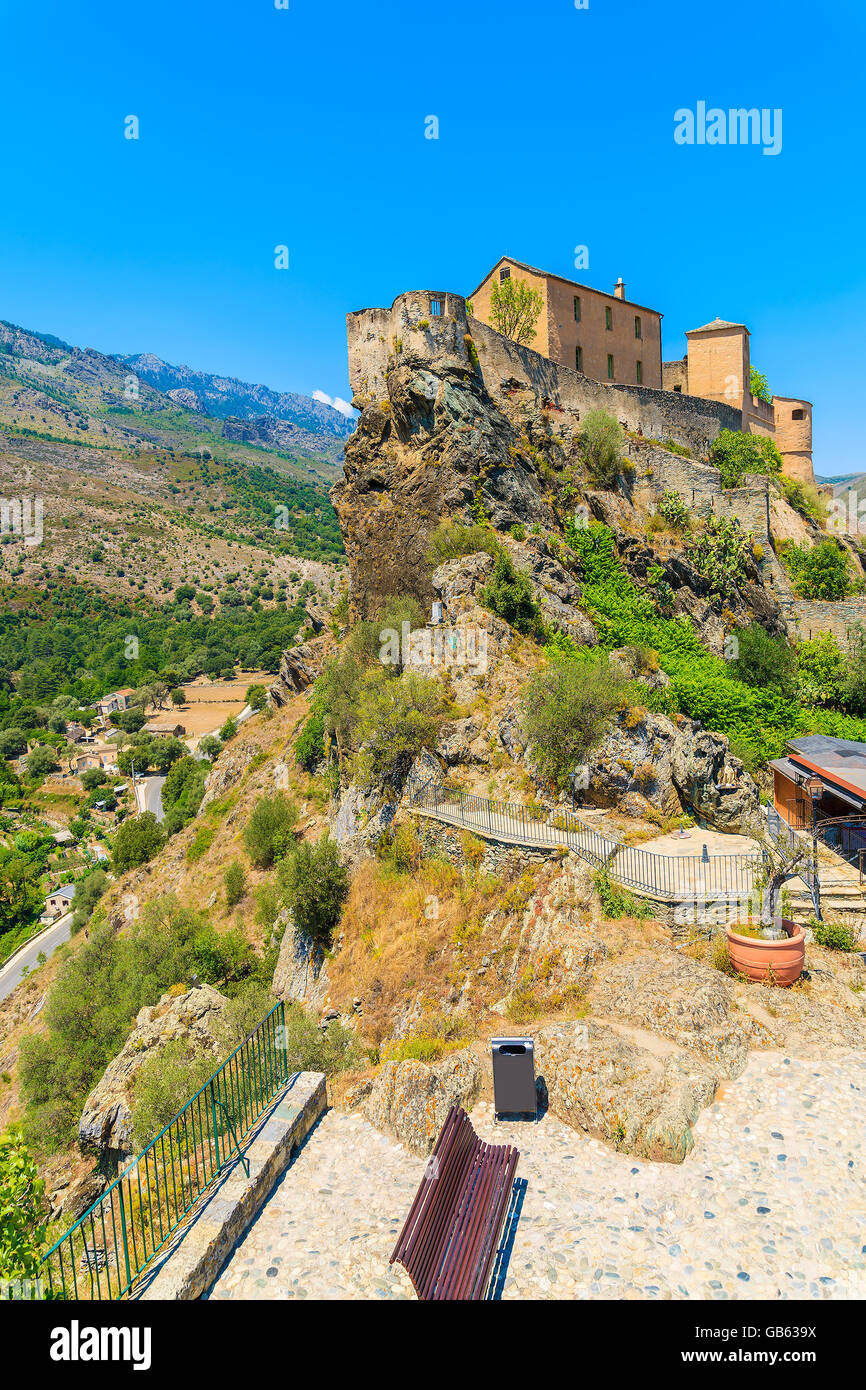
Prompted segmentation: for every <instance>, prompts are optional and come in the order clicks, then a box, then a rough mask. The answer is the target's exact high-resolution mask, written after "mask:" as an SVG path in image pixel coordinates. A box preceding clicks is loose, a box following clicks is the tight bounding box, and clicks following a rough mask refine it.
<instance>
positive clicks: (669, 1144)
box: [535, 1021, 717, 1163]
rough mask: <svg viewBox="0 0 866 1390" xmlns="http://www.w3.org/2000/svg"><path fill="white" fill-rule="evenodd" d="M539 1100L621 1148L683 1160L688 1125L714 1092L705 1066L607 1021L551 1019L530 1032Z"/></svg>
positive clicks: (689, 1144) (689, 1132)
mask: <svg viewBox="0 0 866 1390" xmlns="http://www.w3.org/2000/svg"><path fill="white" fill-rule="evenodd" d="M535 1066H536V1075H537V1076H538V1078H539V1089H540V1091H541V1094H542V1101H543V1102H546V1104H547V1106H548V1107H549V1109H550V1110H552V1111H553V1113H554V1114H555V1115H557V1116H558V1117H559V1119H561V1120H563V1121H564V1122H565V1123H566V1124H568V1125H571V1126H572V1127H573V1128H575V1129H579V1130H582V1131H583V1132H584V1133H586V1134H589V1135H592V1136H593V1137H595V1138H598V1139H602V1140H604V1142H605V1143H608V1144H611V1145H612V1146H613V1147H614V1148H615V1149H619V1150H621V1151H622V1152H623V1153H630V1154H635V1155H638V1156H640V1157H642V1158H649V1159H655V1160H657V1161H660V1162H665V1163H681V1162H682V1161H683V1159H684V1158H685V1156H686V1154H687V1153H689V1151H690V1150H691V1148H692V1146H693V1144H694V1139H693V1136H692V1125H693V1124H694V1122H695V1120H696V1119H697V1117H698V1115H699V1114H700V1112H701V1110H702V1109H703V1108H704V1106H706V1105H709V1103H710V1101H711V1100H712V1099H713V1096H714V1095H715V1092H716V1085H717V1082H716V1079H715V1078H714V1077H713V1076H712V1075H711V1074H710V1073H709V1071H705V1070H702V1069H701V1068H695V1067H692V1066H690V1065H689V1064H688V1062H687V1061H686V1060H685V1059H683V1058H681V1057H680V1056H678V1055H675V1054H674V1053H673V1052H671V1053H670V1054H669V1055H667V1056H665V1055H658V1053H655V1052H651V1051H649V1050H648V1049H644V1048H640V1047H638V1046H636V1045H635V1044H634V1043H633V1042H631V1041H630V1040H629V1039H628V1038H626V1037H624V1036H622V1035H621V1034H620V1033H618V1032H616V1031H615V1030H614V1029H613V1028H610V1027H607V1026H605V1025H604V1024H600V1023H596V1022H594V1021H590V1022H588V1023H562V1024H553V1025H551V1026H550V1027H548V1028H541V1029H539V1031H538V1032H537V1033H536V1035H535Z"/></svg>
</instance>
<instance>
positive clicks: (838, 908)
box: [782, 849, 866, 933]
mask: <svg viewBox="0 0 866 1390" xmlns="http://www.w3.org/2000/svg"><path fill="white" fill-rule="evenodd" d="M827 861H830V862H827ZM818 876H819V879H820V883H821V914H822V916H823V917H824V920H825V921H827V922H830V921H833V920H834V919H836V920H838V921H842V922H845V923H847V924H848V925H850V926H856V927H859V928H860V929H861V931H863V932H864V933H866V891H864V888H861V886H860V876H859V874H858V873H857V870H856V869H852V868H851V866H850V864H847V863H846V862H845V860H844V859H840V858H839V857H838V856H837V855H835V854H832V852H830V851H827V852H826V853H825V851H824V850H823V849H822V850H821V851H820V855H819V871H818ZM782 891H783V895H784V901H785V902H786V903H787V905H788V907H789V909H790V917H791V919H792V921H794V922H800V923H806V922H808V920H809V919H810V917H813V916H814V911H815V910H814V907H813V905H812V895H811V893H810V892H809V889H808V888H807V886H806V884H805V883H804V882H803V880H802V879H800V878H795V879H791V881H790V882H789V883H787V884H786V885H785V887H784V889H783V890H782Z"/></svg>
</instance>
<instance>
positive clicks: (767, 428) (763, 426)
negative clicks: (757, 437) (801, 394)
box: [664, 319, 815, 483]
mask: <svg viewBox="0 0 866 1390" xmlns="http://www.w3.org/2000/svg"><path fill="white" fill-rule="evenodd" d="M750 337H751V335H750V333H749V330H748V328H747V327H746V325H745V324H744V323H729V322H728V321H727V320H726V319H713V321H712V323H705V324H704V325H703V327H702V328H693V329H691V330H690V332H688V333H687V334H686V342H687V344H688V349H687V352H686V356H685V357H684V358H683V360H682V362H666V363H665V364H664V384H665V387H666V388H667V389H670V390H674V391H682V392H684V393H686V394H688V395H691V396H701V397H703V399H704V400H711V401H724V402H725V403H726V404H727V405H732V406H735V407H736V409H737V410H740V411H742V416H743V429H744V430H745V431H746V432H747V433H748V434H763V435H767V436H769V437H770V438H771V439H774V440H775V442H776V444H777V446H778V449H779V452H780V453H781V455H782V464H783V471H784V473H785V474H786V475H787V476H788V477H790V478H797V479H798V480H799V481H800V482H804V483H814V481H815V475H814V473H813V471H812V407H811V404H810V403H809V401H803V400H799V399H795V398H794V397H791V396H774V397H773V400H772V403H770V404H768V403H767V402H766V401H762V400H759V398H758V397H757V396H753V395H752V392H751V356H750V352H749V339H750Z"/></svg>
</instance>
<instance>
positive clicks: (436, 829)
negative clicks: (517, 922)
mask: <svg viewBox="0 0 866 1390" xmlns="http://www.w3.org/2000/svg"><path fill="white" fill-rule="evenodd" d="M406 814H408V815H410V816H411V817H412V823H413V825H414V828H415V834H416V836H417V837H418V841H419V843H420V845H421V848H422V852H423V854H425V855H438V856H439V857H440V858H445V859H448V860H449V861H450V863H452V864H454V865H456V867H457V868H459V869H465V868H466V867H467V866H468V865H469V864H470V863H475V860H474V857H473V858H471V857H470V856H469V855H467V853H466V848H467V845H470V846H471V844H472V842H473V841H476V842H480V843H482V844H483V845H484V846H485V848H484V852H483V854H482V856H481V859H480V860H479V861H477V862H478V867H479V868H480V870H481V872H482V873H485V874H502V873H507V872H509V871H510V872H512V873H514V874H515V875H519V874H520V873H522V872H523V870H524V869H525V868H526V867H527V865H529V864H543V863H544V862H545V861H546V860H548V859H550V858H551V857H552V856H553V855H556V854H559V853H560V849H559V847H558V846H557V845H537V846H533V847H532V848H530V847H529V846H527V845H514V844H511V842H510V841H508V840H496V839H493V838H491V837H489V836H487V835H485V836H483V837H482V836H480V835H476V834H475V832H474V831H473V830H461V829H460V828H459V826H456V825H449V824H447V823H446V822H444V821H437V820H432V819H431V818H430V817H429V816H423V815H421V813H420V812H418V811H408V812H407V813H406Z"/></svg>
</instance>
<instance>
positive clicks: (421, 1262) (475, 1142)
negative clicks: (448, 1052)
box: [389, 1105, 520, 1300]
mask: <svg viewBox="0 0 866 1390" xmlns="http://www.w3.org/2000/svg"><path fill="white" fill-rule="evenodd" d="M519 1157H520V1154H519V1153H518V1151H517V1149H513V1148H512V1147H511V1145H510V1144H485V1143H484V1142H483V1140H481V1139H479V1138H478V1135H477V1134H476V1133H475V1130H474V1129H473V1128H472V1124H471V1122H470V1119H469V1116H468V1115H467V1114H466V1112H465V1111H464V1110H461V1109H460V1107H459V1106H458V1105H452V1107H451V1109H450V1111H449V1113H448V1118H447V1120H446V1121H445V1123H444V1125H443V1126H442V1132H441V1133H440V1135H439V1138H438V1139H437V1140H436V1146H435V1148H434V1150H433V1153H432V1154H431V1156H430V1161H429V1163H428V1164H427V1170H426V1172H425V1174H424V1177H423V1178H422V1180H421V1186H420V1187H419V1188H418V1191H417V1193H416V1194H415V1200H414V1201H413V1203H412V1206H411V1209H410V1211H409V1215H408V1216H407V1217H406V1223H405V1225H404V1227H403V1229H402V1231H401V1232H400V1238H399V1240H398V1241H397V1244H396V1245H395V1247H394V1253H393V1255H392V1256H391V1259H390V1261H389V1263H390V1264H394V1263H395V1262H397V1263H399V1264H401V1265H402V1266H403V1268H404V1269H405V1270H406V1273H407V1274H408V1275H409V1278H410V1279H411V1280H412V1285H413V1287H414V1289H415V1292H416V1293H417V1295H418V1297H419V1298H420V1299H424V1300H429V1299H449V1300H450V1299H482V1298H484V1295H485V1293H486V1292H487V1285H488V1282H489V1280H490V1272H491V1269H492V1267H493V1260H494V1257H495V1255H496V1249H497V1246H498V1244H499V1237H500V1236H501V1234H502V1225H503V1222H504V1221H505V1214H506V1212H507V1210H508V1203H509V1199H510V1196H511V1189H512V1184H513V1182H514V1174H515V1171H516V1169H517V1160H518V1159H519Z"/></svg>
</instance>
